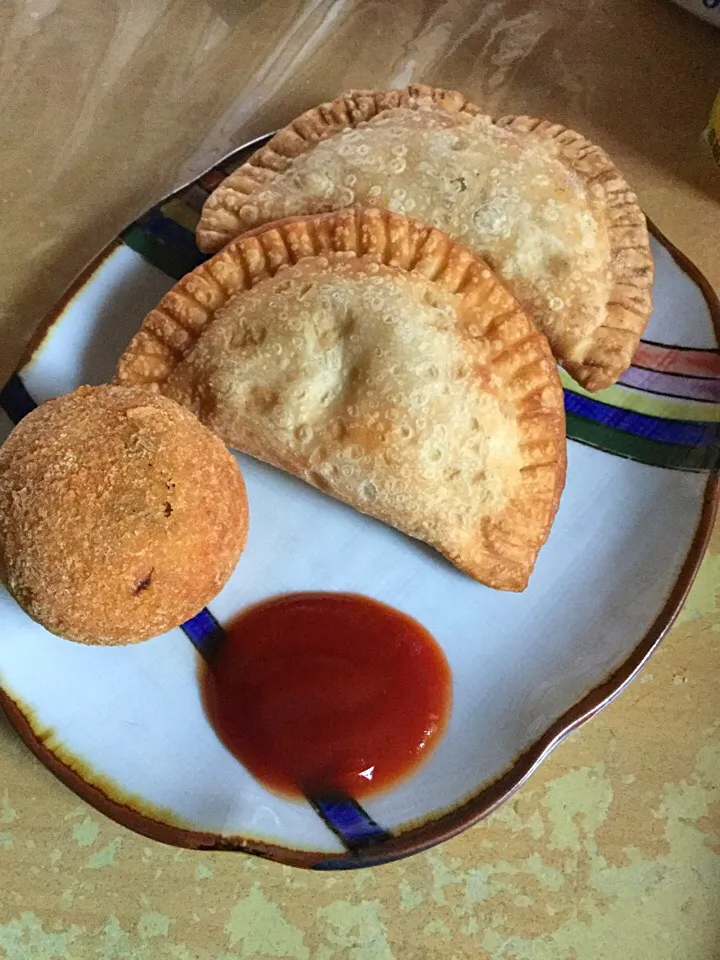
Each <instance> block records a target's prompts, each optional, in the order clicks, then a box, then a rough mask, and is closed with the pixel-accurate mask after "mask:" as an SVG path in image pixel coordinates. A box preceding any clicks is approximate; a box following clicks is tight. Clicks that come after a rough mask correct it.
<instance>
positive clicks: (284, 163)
mask: <svg viewBox="0 0 720 960" xmlns="http://www.w3.org/2000/svg"><path fill="white" fill-rule="evenodd" d="M354 203H359V204H362V205H370V206H377V207H383V208H385V209H387V210H392V211H393V212H394V213H402V214H408V215H410V216H413V217H418V218H420V219H421V220H424V221H425V222H426V223H428V224H430V225H431V226H434V227H438V228H439V229H440V230H444V231H445V232H446V233H448V234H449V235H450V236H451V237H453V239H455V240H457V241H458V242H460V243H463V244H465V245H467V246H468V247H470V249H471V250H473V251H474V252H475V253H477V254H478V255H479V256H481V257H483V259H485V260H487V262H488V263H489V264H490V266H491V267H492V268H493V269H494V270H495V271H497V273H498V274H499V275H500V276H501V277H502V279H503V280H504V281H505V282H506V283H507V285H508V287H509V288H510V290H511V292H512V293H513V294H514V295H515V296H516V297H517V299H518V300H519V301H520V303H521V304H522V306H523V307H524V308H525V309H526V310H528V311H529V312H530V314H531V315H532V317H533V319H534V320H535V322H536V323H537V325H538V327H539V328H540V330H541V331H542V332H543V333H544V334H545V335H546V337H547V338H548V340H549V341H550V346H551V347H552V349H553V352H554V354H555V356H556V358H557V359H558V361H559V362H560V363H561V364H562V365H563V366H564V367H565V369H566V370H567V371H568V372H569V373H570V374H572V376H573V377H575V379H576V380H577V381H578V382H579V383H580V384H582V385H583V386H584V387H586V388H587V389H588V390H600V389H603V388H604V387H608V386H610V384H612V383H614V382H615V381H616V380H617V378H618V377H619V376H620V374H622V373H623V372H624V371H625V370H626V369H627V368H628V366H629V364H630V362H631V360H632V356H633V354H634V352H635V350H636V348H637V345H638V342H639V339H640V336H641V334H642V331H643V330H644V329H645V326H646V324H647V321H648V318H649V316H650V310H651V295H650V288H651V285H652V280H653V260H652V255H651V253H650V247H649V241H648V233H647V227H646V224H645V217H644V215H643V212H642V210H641V209H640V207H639V206H638V203H637V198H636V197H635V195H634V193H633V192H632V190H631V189H630V187H629V186H628V184H627V183H626V182H625V180H624V179H623V177H622V176H621V174H620V173H619V171H618V170H617V168H616V167H615V165H614V164H613V163H612V161H611V160H610V158H609V157H608V155H607V154H606V153H605V152H604V151H603V150H602V149H601V148H600V147H598V146H596V145H594V144H592V143H590V142H589V141H588V140H586V139H585V137H583V136H582V135H581V134H579V133H576V132H574V131H573V130H568V129H567V128H565V127H563V126H561V125H560V124H557V123H551V122H549V121H547V120H538V119H533V118H530V117H503V118H501V119H499V120H494V119H493V118H492V117H489V116H485V115H483V113H482V111H481V110H480V108H479V107H477V106H475V105H474V104H472V103H468V102H467V101H466V100H465V98H464V97H463V96H462V95H461V94H459V93H457V92H454V91H449V90H439V89H437V88H435V87H427V86H422V85H413V86H411V87H407V88H405V89H402V90H388V91H368V90H358V91H354V92H352V93H349V94H347V95H346V96H344V97H339V98H338V99H337V100H334V101H332V103H326V104H323V105H322V106H319V107H315V108H314V109H312V110H308V111H307V112H306V113H304V114H303V115H302V116H300V117H298V118H297V119H296V120H294V121H293V122H292V123H291V124H290V125H289V126H287V127H285V128H284V129H283V130H280V131H279V132H278V133H277V134H276V135H275V136H274V137H273V138H272V140H271V141H270V142H269V143H268V144H267V146H265V147H263V148H262V149H261V150H258V151H257V153H255V154H253V156H252V157H251V158H250V160H249V161H248V162H247V163H245V164H243V165H242V166H241V167H239V168H238V169H237V170H236V171H235V172H234V173H231V174H230V176H229V177H227V179H226V180H224V181H223V183H221V184H220V186H219V187H218V188H217V189H216V190H215V191H214V192H213V193H212V194H211V196H210V197H209V198H208V200H207V202H206V203H205V207H204V209H203V214H202V217H201V219H200V223H199V224H198V228H197V240H198V244H199V246H200V247H201V248H202V249H203V250H206V251H207V252H209V253H214V252H215V251H216V250H219V249H220V248H221V247H222V246H223V245H224V244H225V243H227V242H228V241H229V240H230V239H232V238H233V237H236V236H238V235H239V234H241V233H244V232H245V231H247V230H253V229H256V228H257V227H259V226H261V225H262V224H264V223H268V222H269V221H272V220H277V219H279V218H281V217H288V216H296V215H302V216H307V215H309V214H314V213H319V212H322V211H326V210H339V209H341V208H342V207H347V206H350V205H352V204H354Z"/></svg>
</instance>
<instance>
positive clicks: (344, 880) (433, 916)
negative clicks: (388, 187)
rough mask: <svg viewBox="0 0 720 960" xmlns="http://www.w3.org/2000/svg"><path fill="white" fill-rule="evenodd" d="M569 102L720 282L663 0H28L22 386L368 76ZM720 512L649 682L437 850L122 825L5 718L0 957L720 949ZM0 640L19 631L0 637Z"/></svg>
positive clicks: (714, 195)
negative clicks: (185, 838)
mask: <svg viewBox="0 0 720 960" xmlns="http://www.w3.org/2000/svg"><path fill="white" fill-rule="evenodd" d="M413 81H423V82H427V83H432V84H436V85H439V86H446V87H451V88H457V89H460V90H462V91H463V92H464V93H465V94H466V95H467V96H468V97H470V98H471V99H473V100H474V101H475V102H477V103H479V104H481V105H482V106H483V107H485V108H486V109H487V111H488V112H489V113H494V114H500V113H520V112H522V113H529V114H532V115H535V116H547V117H550V118H553V119H557V120H561V121H563V122H564V123H566V124H568V125H569V126H574V127H576V128H577V129H579V130H581V131H582V132H584V133H585V134H586V135H588V136H589V137H591V138H593V139H595V140H597V141H598V142H600V143H601V144H602V145H603V146H604V147H605V148H606V149H607V150H608V151H609V152H610V153H611V155H613V157H614V158H615V159H616V160H617V162H618V164H619V165H620V166H621V167H622V169H623V171H624V172H625V174H626V175H627V177H628V179H630V180H631V182H632V183H633V185H634V187H635V189H636V190H637V192H638V194H639V196H640V199H641V202H642V204H643V206H644V208H645V210H646V212H647V213H648V214H649V216H650V217H651V218H652V219H653V220H654V221H655V222H656V223H657V224H658V226H659V227H660V228H661V230H662V231H663V232H664V233H665V234H666V235H667V236H668V237H669V238H670V239H671V240H672V241H673V242H674V243H675V244H676V245H677V246H678V247H680V248H681V249H682V250H683V251H684V252H685V253H686V254H687V255H688V256H689V257H690V258H691V259H692V260H694V261H695V263H696V264H697V265H698V266H699V267H700V269H701V270H702V271H703V272H705V274H706V275H707V276H708V278H709V279H710V281H711V282H712V283H713V284H714V285H715V286H716V287H720V255H719V254H720V171H718V170H716V169H715V168H713V167H712V165H711V163H710V161H709V159H708V157H707V153H706V150H705V149H704V147H703V145H702V143H701V138H700V135H701V131H702V129H703V126H704V124H705V123H706V121H707V117H708V115H709V112H710V107H711V104H712V100H713V98H714V95H715V93H716V92H717V90H718V88H719V87H720V32H717V31H714V30H713V29H712V28H711V27H709V26H707V25H705V24H703V23H701V22H700V21H697V20H695V19H693V18H692V17H691V16H689V15H688V14H686V13H684V12H683V11H681V10H679V9H677V8H676V7H674V6H672V5H671V4H670V3H668V2H665V0H634V2H628V0H541V2H534V3H533V2H526V0H493V2H485V3H480V2H477V0H444V2H441V0H435V2H433V0H396V2H390V0H337V2H331V0H245V2H242V0H124V2H122V3H121V2H117V0H105V2H103V3H98V2H96V0H6V2H5V3H3V4H1V5H0V116H2V121H3V122H2V130H1V132H0V144H1V149H0V170H1V172H2V177H1V179H0V201H1V203H2V207H1V210H2V217H1V218H0V249H1V250H2V261H3V270H2V275H1V276H0V382H2V381H3V380H4V379H5V377H6V376H7V374H9V372H10V371H11V370H12V368H13V367H14V365H15V364H16V362H17V360H18V358H19V357H20V355H21V353H22V349H23V345H24V344H25V343H26V342H27V340H28V338H29V337H30V335H31V333H32V331H33V329H34V327H35V326H36V324H37V323H38V322H39V321H40V320H41V319H42V316H43V314H44V312H45V311H46V310H47V309H48V308H49V307H50V306H51V305H52V304H53V302H54V301H55V300H56V299H57V298H58V296H59V295H60V294H61V293H62V291H63V288H64V287H65V286H66V285H67V283H68V282H69V281H70V280H71V279H72V278H73V276H74V275H75V274H76V273H77V272H78V271H79V270H80V269H81V268H82V267H83V266H84V265H85V263H86V262H87V261H88V260H89V259H90V258H91V257H92V255H93V254H94V253H96V252H97V251H98V250H99V249H101V248H102V247H103V245H104V244H105V243H106V242H107V241H108V240H109V239H111V238H112V237H114V236H115V235H116V233H117V232H118V231H119V229H120V228H121V227H123V226H124V225H125V224H126V223H127V222H128V221H130V220H132V219H133V218H134V217H136V216H137V215H138V214H139V213H140V212H141V211H142V210H143V209H144V208H146V207H147V206H149V205H150V204H151V203H153V202H154V201H156V200H157V199H158V198H159V197H160V196H162V195H163V194H165V193H167V192H169V191H170V190H171V189H172V188H174V187H176V186H178V185H180V184H182V183H183V182H185V181H187V180H188V179H189V178H192V177H193V176H194V175H196V174H197V173H199V172H200V171H202V170H203V169H204V168H205V167H207V166H208V165H209V164H211V163H212V162H213V161H214V160H215V159H217V158H219V157H221V156H222V155H223V154H224V153H226V152H227V151H228V150H229V149H231V148H232V147H234V146H238V145H239V144H241V143H243V142H245V141H247V140H248V139H250V138H251V137H252V136H254V135H256V134H259V133H262V132H265V131H267V130H269V129H272V128H274V127H277V126H279V125H280V124H282V123H284V122H286V121H288V120H290V119H291V118H292V117H293V116H294V115H295V114H296V113H298V112H300V111H301V110H302V109H304V108H306V107H308V106H311V105H313V104H314V103H316V102H318V101H320V100H324V99H328V98H331V97H332V96H334V95H336V94H337V93H339V92H341V91H342V90H343V89H347V88H352V87H355V88H357V87H387V86H398V85H404V84H406V83H409V82H413ZM719 584H720V534H719V533H718V531H717V530H716V532H715V535H714V537H713V540H712V543H711V547H710V551H709V554H708V556H707V557H706V559H705V561H704V564H703V566H702V568H701V571H700V574H699V576H698V578H697V581H696V583H695V586H694V588H693V590H692V593H691V595H690V598H689V600H688V602H687V604H686V606H685V608H684V610H683V612H682V614H681V616H680V618H679V620H678V622H677V624H676V625H675V627H674V628H673V629H672V630H671V632H670V634H669V636H668V637H667V638H666V639H665V641H664V642H663V644H662V646H661V648H660V651H659V652H658V653H657V654H656V655H655V657H654V658H653V659H652V661H651V662H650V664H649V666H647V667H646V668H645V670H644V671H643V673H642V674H641V675H640V677H639V678H638V679H637V680H636V681H635V682H634V683H633V684H632V685H631V686H630V688H629V689H628V690H627V691H626V692H625V693H623V695H622V696H621V697H620V698H619V699H618V700H616V701H615V702H614V703H613V704H612V705H611V706H610V707H608V708H607V709H606V710H605V711H604V712H603V713H602V714H601V715H600V716H599V717H597V718H596V719H595V720H594V721H593V722H592V723H590V724H589V725H586V726H585V727H584V728H582V729H581V730H580V731H579V732H577V733H575V734H573V735H572V736H571V737H570V738H569V739H568V740H567V741H566V742H565V743H564V744H563V745H562V746H561V747H560V748H559V749H557V750H556V751H555V752H554V754H553V755H552V756H551V757H550V758H549V759H548V760H547V761H546V762H545V763H544V764H543V766H542V767H541V769H540V770H539V772H538V773H537V774H535V775H534V776H533V777H532V778H531V780H530V781H529V782H528V783H527V784H526V785H525V786H524V787H523V788H522V789H521V790H520V791H519V792H518V793H517V794H516V795H515V797H514V798H513V799H512V800H511V801H510V802H509V803H507V804H506V805H505V806H504V807H502V808H501V809H500V810H498V811H497V812H496V813H495V814H494V815H493V816H491V817H490V818H489V819H488V820H486V821H485V822H483V823H481V824H479V825H478V826H476V827H474V828H473V829H471V830H469V831H468V832H466V833H465V834H463V835H462V836H460V837H458V838H456V839H455V840H453V841H451V842H449V843H447V844H445V845H444V846H442V847H439V848H436V849H434V850H431V851H429V852H428V853H425V854H422V855H420V856H418V857H414V858H411V859H409V860H406V861H403V862H400V863H396V864H393V865H389V866H385V867H382V868H378V869H376V870H365V871H360V872H357V873H349V874H337V875H316V874H311V873H306V872H302V871H298V870H292V869H291V868H287V867H279V866H276V865H273V864H269V863H265V862H262V861H259V860H255V859H252V858H249V857H245V856H241V855H231V854H222V853H217V854H202V853H193V852H188V851H179V850H175V849H172V848H168V847H164V846H161V845H159V844H153V843H152V842H150V841H148V840H145V839H143V838H141V837H138V836H136V835H134V834H132V833H130V832H128V831H127V830H124V829H123V828H121V827H119V826H117V825H116V824H114V823H113V822H111V821H109V820H106V819H105V818H104V817H102V816H101V815H100V814H98V813H96V812H95V811H93V810H92V809H91V808H89V807H87V806H86V805H85V804H84V803H82V802H81V801H80V800H78V799H77V798H76V797H75V796H74V795H73V794H72V793H70V792H69V791H68V790H67V789H66V788H65V787H63V786H62V785H61V784H60V783H59V782H58V781H56V780H55V779H54V778H53V777H52V776H51V774H50V773H48V772H47V771H46V770H45V769H44V768H43V767H42V766H41V765H40V764H39V763H38V762H37V761H36V760H35V759H34V758H33V757H32V756H31V754H30V753H29V751H27V750H26V749H25V747H24V746H23V745H22V744H21V743H20V741H19V740H18V738H17V736H16V735H15V733H14V732H13V731H12V729H11V728H10V726H9V724H8V723H7V721H6V720H5V719H4V718H0V876H1V877H2V880H1V881H0V958H4V957H7V958H8V960H25V958H29V960H55V958H58V960H63V958H86V957H87V958H90V957H101V958H105V960H116V958H117V960H121V958H133V960H134V958H138V960H160V958H173V960H191V958H192V960H210V958H213V960H236V958H263V957H289V958H296V960H310V958H317V960H341V958H342V960H345V958H347V960H376V958H377V960H392V958H397V960H400V958H403V960H405V958H409V960H421V958H435V957H445V958H465V957H467V958H470V957H472V958H473V960H486V958H493V960H501V958H502V960H578V958H579V960H585V958H610V957H623V958H625V960H634V958H637V960H646V958H648V957H653V958H654V960H671V958H672V960H675V958H677V960H718V958H720V589H719ZM0 640H1V638H0Z"/></svg>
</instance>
